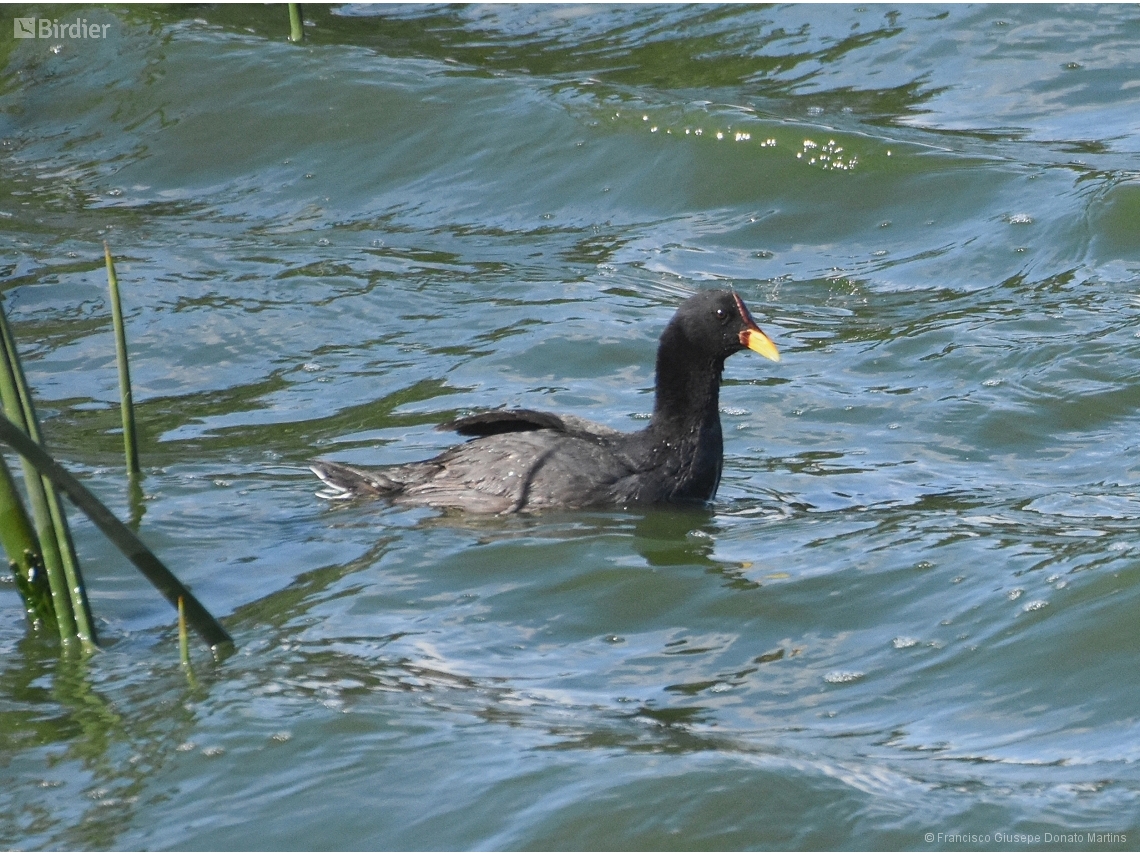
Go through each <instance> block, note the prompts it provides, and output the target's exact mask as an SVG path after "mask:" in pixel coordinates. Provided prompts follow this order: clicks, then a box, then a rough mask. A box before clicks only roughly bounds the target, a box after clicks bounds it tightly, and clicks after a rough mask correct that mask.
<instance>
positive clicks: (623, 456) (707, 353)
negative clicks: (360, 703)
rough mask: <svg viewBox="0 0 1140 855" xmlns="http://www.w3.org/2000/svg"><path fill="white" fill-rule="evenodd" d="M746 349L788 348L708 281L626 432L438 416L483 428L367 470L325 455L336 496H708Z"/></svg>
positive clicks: (565, 502)
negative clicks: (425, 455)
mask: <svg viewBox="0 0 1140 855" xmlns="http://www.w3.org/2000/svg"><path fill="white" fill-rule="evenodd" d="M745 348H748V349H750V350H754V351H756V352H757V353H759V354H761V355H763V356H766V357H768V358H769V359H772V360H776V361H778V360H779V359H780V354H779V351H777V350H776V346H775V345H774V344H773V343H772V341H771V340H770V339H769V338H768V337H767V336H766V335H764V333H762V332H761V331H760V328H759V327H757V326H756V323H755V322H754V321H753V320H752V316H751V315H750V314H749V313H748V309H747V308H746V307H745V305H744V303H743V302H742V301H741V299H740V297H738V296H737V295H736V294H735V293H733V292H732V291H705V292H702V293H700V294H697V295H696V296H695V297H690V298H689V299H688V300H686V301H685V302H684V303H682V304H681V307H680V308H679V309H677V313H676V314H675V315H674V316H673V319H672V320H671V321H669V325H668V326H666V327H665V332H664V333H662V334H661V343H660V344H659V345H658V348H657V391H656V399H655V401H654V404H653V419H652V420H651V421H650V422H649V426H648V427H646V428H645V430H641V431H637V432H636V433H622V432H621V431H618V430H614V429H613V428H609V427H606V426H605V425H600V424H596V423H594V422H590V421H586V420H585V419H581V418H578V417H576V416H560V415H556V414H554V413H546V412H539V411H537V410H494V411H491V412H486V413H478V414H476V415H472V416H465V417H464V418H460V419H456V420H455V421H452V422H448V423H447V424H443V425H440V426H439V429H440V430H453V431H455V432H456V433H458V434H460V435H462V436H469V437H473V439H471V440H469V441H468V442H465V443H463V444H461V445H456V446H454V447H452V448H449V449H448V450H447V451H445V452H443V453H442V454H440V455H439V456H437V457H433V458H432V459H431V460H423V461H420V462H418V463H407V464H404V465H400V466H389V467H385V468H383V469H358V468H356V467H354V466H345V465H343V464H340V463H330V462H328V461H325V460H318V461H316V462H314V463H313V464H312V469H313V471H314V472H316V473H317V475H318V476H319V477H320V478H321V480H322V481H324V482H325V483H326V484H327V485H328V487H327V488H326V489H324V490H322V491H321V492H320V493H318V494H317V495H319V496H321V497H322V498H327V499H353V498H358V497H375V498H383V499H389V500H391V501H394V502H399V503H401V504H407V505H429V506H432V507H438V508H458V509H461V510H464V511H469V512H472V513H485V514H490V513H499V514H504V513H513V512H515V511H534V510H541V509H544V508H584V507H590V506H601V505H631V504H647V503H654V502H708V501H710V500H711V499H712V498H713V496H715V495H716V488H717V485H718V484H719V483H720V471H721V464H722V459H723V443H722V440H721V430H720V415H719V413H718V401H719V397H720V377H721V373H722V371H723V370H724V361H725V359H727V358H728V357H730V356H732V354H734V353H736V352H737V351H739V350H743V349H745Z"/></svg>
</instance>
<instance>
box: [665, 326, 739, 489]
mask: <svg viewBox="0 0 1140 855" xmlns="http://www.w3.org/2000/svg"><path fill="white" fill-rule="evenodd" d="M705 359H706V360H708V357H707V356H706V357H705ZM697 360H699V357H697V356H696V355H695V353H692V352H691V351H689V349H687V348H684V347H679V346H676V345H675V344H674V345H673V346H670V345H669V343H668V342H666V341H665V337H664V336H663V337H662V346H661V349H660V351H659V352H658V355H657V396H656V400H655V402H654V405H653V420H652V421H651V422H650V423H649V427H648V428H647V429H646V438H647V439H648V440H649V441H650V444H651V447H652V448H653V449H654V454H655V456H656V459H658V460H659V461H661V463H662V465H663V466H664V467H665V468H667V469H669V470H671V471H673V472H674V473H675V475H674V477H675V478H676V479H677V482H676V490H675V495H674V496H673V498H675V499H686V500H696V501H709V500H711V499H712V498H713V496H715V495H716V489H717V485H718V484H719V483H720V472H721V465H722V460H723V454H724V441H723V437H722V434H721V427H720V412H719V403H720V378H721V373H722V371H723V370H724V360H723V359H721V360H714V361H705V362H700V361H697Z"/></svg>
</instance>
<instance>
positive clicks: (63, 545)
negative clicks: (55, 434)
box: [0, 306, 96, 648]
mask: <svg viewBox="0 0 1140 855" xmlns="http://www.w3.org/2000/svg"><path fill="white" fill-rule="evenodd" d="M0 339H2V345H3V346H2V347H0V351H2V353H0V363H2V364H0V400H2V402H3V409H4V412H5V413H6V414H7V415H8V418H10V419H12V421H13V422H14V423H15V425H16V426H18V428H17V429H18V430H20V431H22V433H23V435H24V437H25V438H26V439H28V441H29V442H30V443H31V444H32V445H33V446H36V445H37V443H39V441H40V431H39V423H38V422H37V420H36V413H35V408H34V407H33V406H32V398H31V393H30V392H29V391H28V383H27V380H26V379H25V377H24V369H23V366H22V365H21V363H20V355H19V351H18V350H17V349H16V341H15V338H14V337H13V335H12V331H11V328H10V327H9V326H8V318H7V316H6V315H5V313H4V308H3V306H0ZM23 463H24V482H25V484H26V485H27V489H28V499H29V501H30V502H31V505H32V517H33V519H34V521H35V529H36V533H37V535H38V538H39V545H40V555H41V557H42V559H43V565H44V569H45V571H46V574H47V577H48V583H49V585H50V587H51V599H52V604H53V608H54V611H55V623H56V625H57V626H58V628H59V635H60V639H61V640H62V641H63V642H64V644H67V643H69V642H70V641H71V639H73V638H76V637H78V638H79V640H80V642H81V643H82V644H83V646H84V647H85V648H91V647H93V646H94V645H95V643H96V641H95V632H94V625H95V621H94V619H93V618H92V616H91V607H90V605H89V604H88V602H87V592H86V590H85V589H84V587H83V580H82V577H81V576H80V573H79V560H78V558H77V557H76V555H75V547H74V545H73V544H72V541H71V532H70V530H69V529H68V527H67V518H66V517H65V516H64V515H63V511H62V508H61V507H60V504H59V495H58V494H57V493H56V491H55V488H54V487H52V485H51V483H50V482H47V481H45V480H44V479H43V478H42V477H41V476H40V475H39V474H38V473H37V471H36V470H35V468H34V467H32V466H31V465H30V464H29V462H28V460H27V459H26V457H25V459H24V461H23Z"/></svg>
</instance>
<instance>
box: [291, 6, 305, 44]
mask: <svg viewBox="0 0 1140 855" xmlns="http://www.w3.org/2000/svg"><path fill="white" fill-rule="evenodd" d="M304 38H305V25H304V23H303V22H302V21H301V4H300V3H290V4H289V41H291V42H299V41H303V40H304Z"/></svg>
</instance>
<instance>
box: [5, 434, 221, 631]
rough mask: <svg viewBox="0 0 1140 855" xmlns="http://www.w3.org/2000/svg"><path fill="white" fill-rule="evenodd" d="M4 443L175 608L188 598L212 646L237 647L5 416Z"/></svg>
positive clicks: (191, 616)
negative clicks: (64, 496)
mask: <svg viewBox="0 0 1140 855" xmlns="http://www.w3.org/2000/svg"><path fill="white" fill-rule="evenodd" d="M0 442H4V443H7V444H8V445H10V446H12V448H14V449H15V450H16V451H17V452H19V453H20V454H21V455H23V457H24V459H25V460H27V461H28V463H30V464H31V465H32V466H34V467H35V468H36V470H38V471H39V473H40V475H42V476H43V477H44V478H45V479H48V480H50V481H51V482H52V483H53V484H54V485H55V486H57V487H58V488H59V489H61V490H63V491H64V492H65V493H66V494H67V495H68V497H69V498H70V499H71V501H73V502H74V503H75V504H76V506H77V507H78V508H79V509H80V510H81V511H83V513H85V514H86V515H87V517H88V518H89V519H90V520H91V522H93V523H95V525H96V526H98V527H99V529H100V530H101V531H102V532H103V534H105V535H106V536H107V539H108V540H110V541H111V543H113V544H114V545H115V546H116V547H117V548H118V550H119V551H120V552H122V553H123V555H125V556H126V557H127V558H128V559H129V560H130V561H131V563H133V564H134V565H135V566H136V567H137V568H138V569H139V570H140V571H142V574H143V575H144V576H146V578H147V579H148V580H149V581H150V583H151V584H152V585H154V587H155V588H157V589H158V591H159V593H161V594H162V595H163V596H164V597H166V599H167V601H168V602H169V603H170V604H171V605H173V606H174V607H175V608H177V607H178V598H179V597H184V598H185V601H186V603H185V609H186V617H187V619H188V620H189V622H190V625H191V626H193V627H194V631H195V632H197V633H198V634H199V635H200V636H201V637H202V639H203V640H204V641H205V642H206V643H207V644H208V645H209V646H210V647H213V648H216V647H218V646H219V645H231V646H232V645H233V639H232V638H230V635H229V633H228V632H226V631H225V630H224V629H223V628H222V625H221V624H220V623H218V621H217V620H216V619H215V618H214V616H213V615H211V614H210V613H209V612H208V611H206V609H205V607H204V606H203V605H202V604H201V603H200V602H198V599H197V598H196V597H195V596H194V595H193V594H191V593H190V591H189V589H188V588H187V587H186V586H185V585H183V584H182V583H181V582H180V581H178V577H176V576H175V575H174V574H173V573H171V572H170V570H169V569H168V568H167V567H166V565H165V564H163V563H162V562H161V561H160V560H159V559H158V556H157V555H155V554H154V553H153V552H151V551H150V550H149V549H148V548H147V546H146V544H145V543H143V542H142V541H141V540H139V539H138V537H137V536H136V535H135V533H134V532H133V531H131V530H130V529H129V528H127V527H126V526H125V525H123V524H122V523H121V522H119V520H118V518H117V517H116V516H115V515H114V514H113V513H111V511H110V510H108V509H107V506H106V505H104V504H103V503H102V502H100V501H99V500H98V499H97V498H95V496H94V495H92V493H91V491H90V490H88V489H87V488H86V487H84V486H83V485H82V484H81V483H80V482H79V481H77V480H76V478H75V476H74V475H72V474H71V473H70V472H68V471H67V470H66V469H64V468H63V467H62V466H60V465H59V464H58V463H57V462H56V461H55V460H53V459H52V457H51V455H49V454H48V453H47V452H46V451H44V450H43V448H41V447H40V446H39V445H38V444H36V443H34V442H32V441H31V439H29V438H28V436H27V434H25V433H24V432H23V431H21V430H20V429H19V428H18V427H17V426H16V425H15V424H13V423H12V422H11V421H9V420H8V419H6V418H3V417H0Z"/></svg>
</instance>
